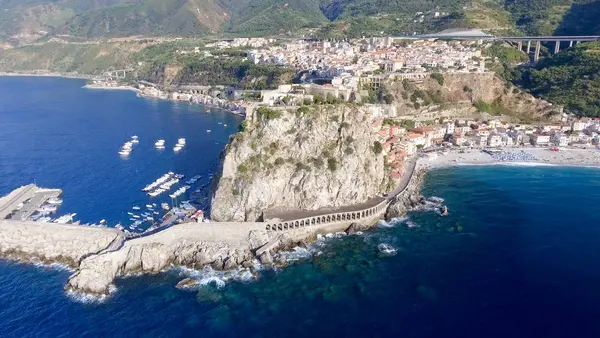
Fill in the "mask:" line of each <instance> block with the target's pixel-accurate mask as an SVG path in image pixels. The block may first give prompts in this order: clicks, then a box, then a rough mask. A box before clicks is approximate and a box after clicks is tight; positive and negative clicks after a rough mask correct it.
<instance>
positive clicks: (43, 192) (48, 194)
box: [0, 184, 62, 221]
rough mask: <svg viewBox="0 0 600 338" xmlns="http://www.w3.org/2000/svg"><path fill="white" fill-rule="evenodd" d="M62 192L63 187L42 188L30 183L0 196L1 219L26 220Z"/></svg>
mask: <svg viewBox="0 0 600 338" xmlns="http://www.w3.org/2000/svg"><path fill="white" fill-rule="evenodd" d="M61 194H62V190H61V189H42V188H40V187H38V186H36V185H35V184H29V185H26V186H23V187H20V188H18V189H15V190H14V191H13V192H11V193H10V194H8V195H7V196H5V197H2V198H0V219H11V220H18V221H24V220H26V219H27V218H29V217H30V216H31V215H32V214H33V213H35V212H36V211H37V209H39V208H40V207H41V206H42V205H44V204H45V203H46V202H48V200H49V199H51V198H56V197H58V196H60V195H61Z"/></svg>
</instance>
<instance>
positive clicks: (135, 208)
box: [131, 205, 140, 210]
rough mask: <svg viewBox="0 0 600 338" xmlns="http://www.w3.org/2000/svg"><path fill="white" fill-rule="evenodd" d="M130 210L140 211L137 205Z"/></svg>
mask: <svg viewBox="0 0 600 338" xmlns="http://www.w3.org/2000/svg"><path fill="white" fill-rule="evenodd" d="M131 209H133V210H140V207H138V206H137V205H134V206H133V207H131Z"/></svg>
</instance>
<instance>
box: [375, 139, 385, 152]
mask: <svg viewBox="0 0 600 338" xmlns="http://www.w3.org/2000/svg"><path fill="white" fill-rule="evenodd" d="M382 151H383V146H382V145H381V143H380V142H379V141H375V142H373V152H374V153H375V154H381V152H382Z"/></svg>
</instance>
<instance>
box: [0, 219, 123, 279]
mask: <svg viewBox="0 0 600 338" xmlns="http://www.w3.org/2000/svg"><path fill="white" fill-rule="evenodd" d="M122 243H123V235H122V233H121V232H119V231H118V230H116V229H114V228H90V227H83V226H75V225H63V224H52V223H44V224H41V223H35V222H19V221H0V256H1V257H4V258H9V259H18V260H24V261H28V260H38V261H41V262H49V263H54V262H60V263H63V264H66V265H68V266H69V267H72V268H76V267H77V266H78V265H79V262H80V261H81V260H83V259H84V258H85V257H87V256H90V255H93V254H96V253H99V252H102V251H103V250H107V249H111V248H118V247H119V246H121V244H122Z"/></svg>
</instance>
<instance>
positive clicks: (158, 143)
mask: <svg viewBox="0 0 600 338" xmlns="http://www.w3.org/2000/svg"><path fill="white" fill-rule="evenodd" d="M154 145H155V146H156V147H157V148H164V147H165V140H158V141H156V142H155V143H154Z"/></svg>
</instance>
